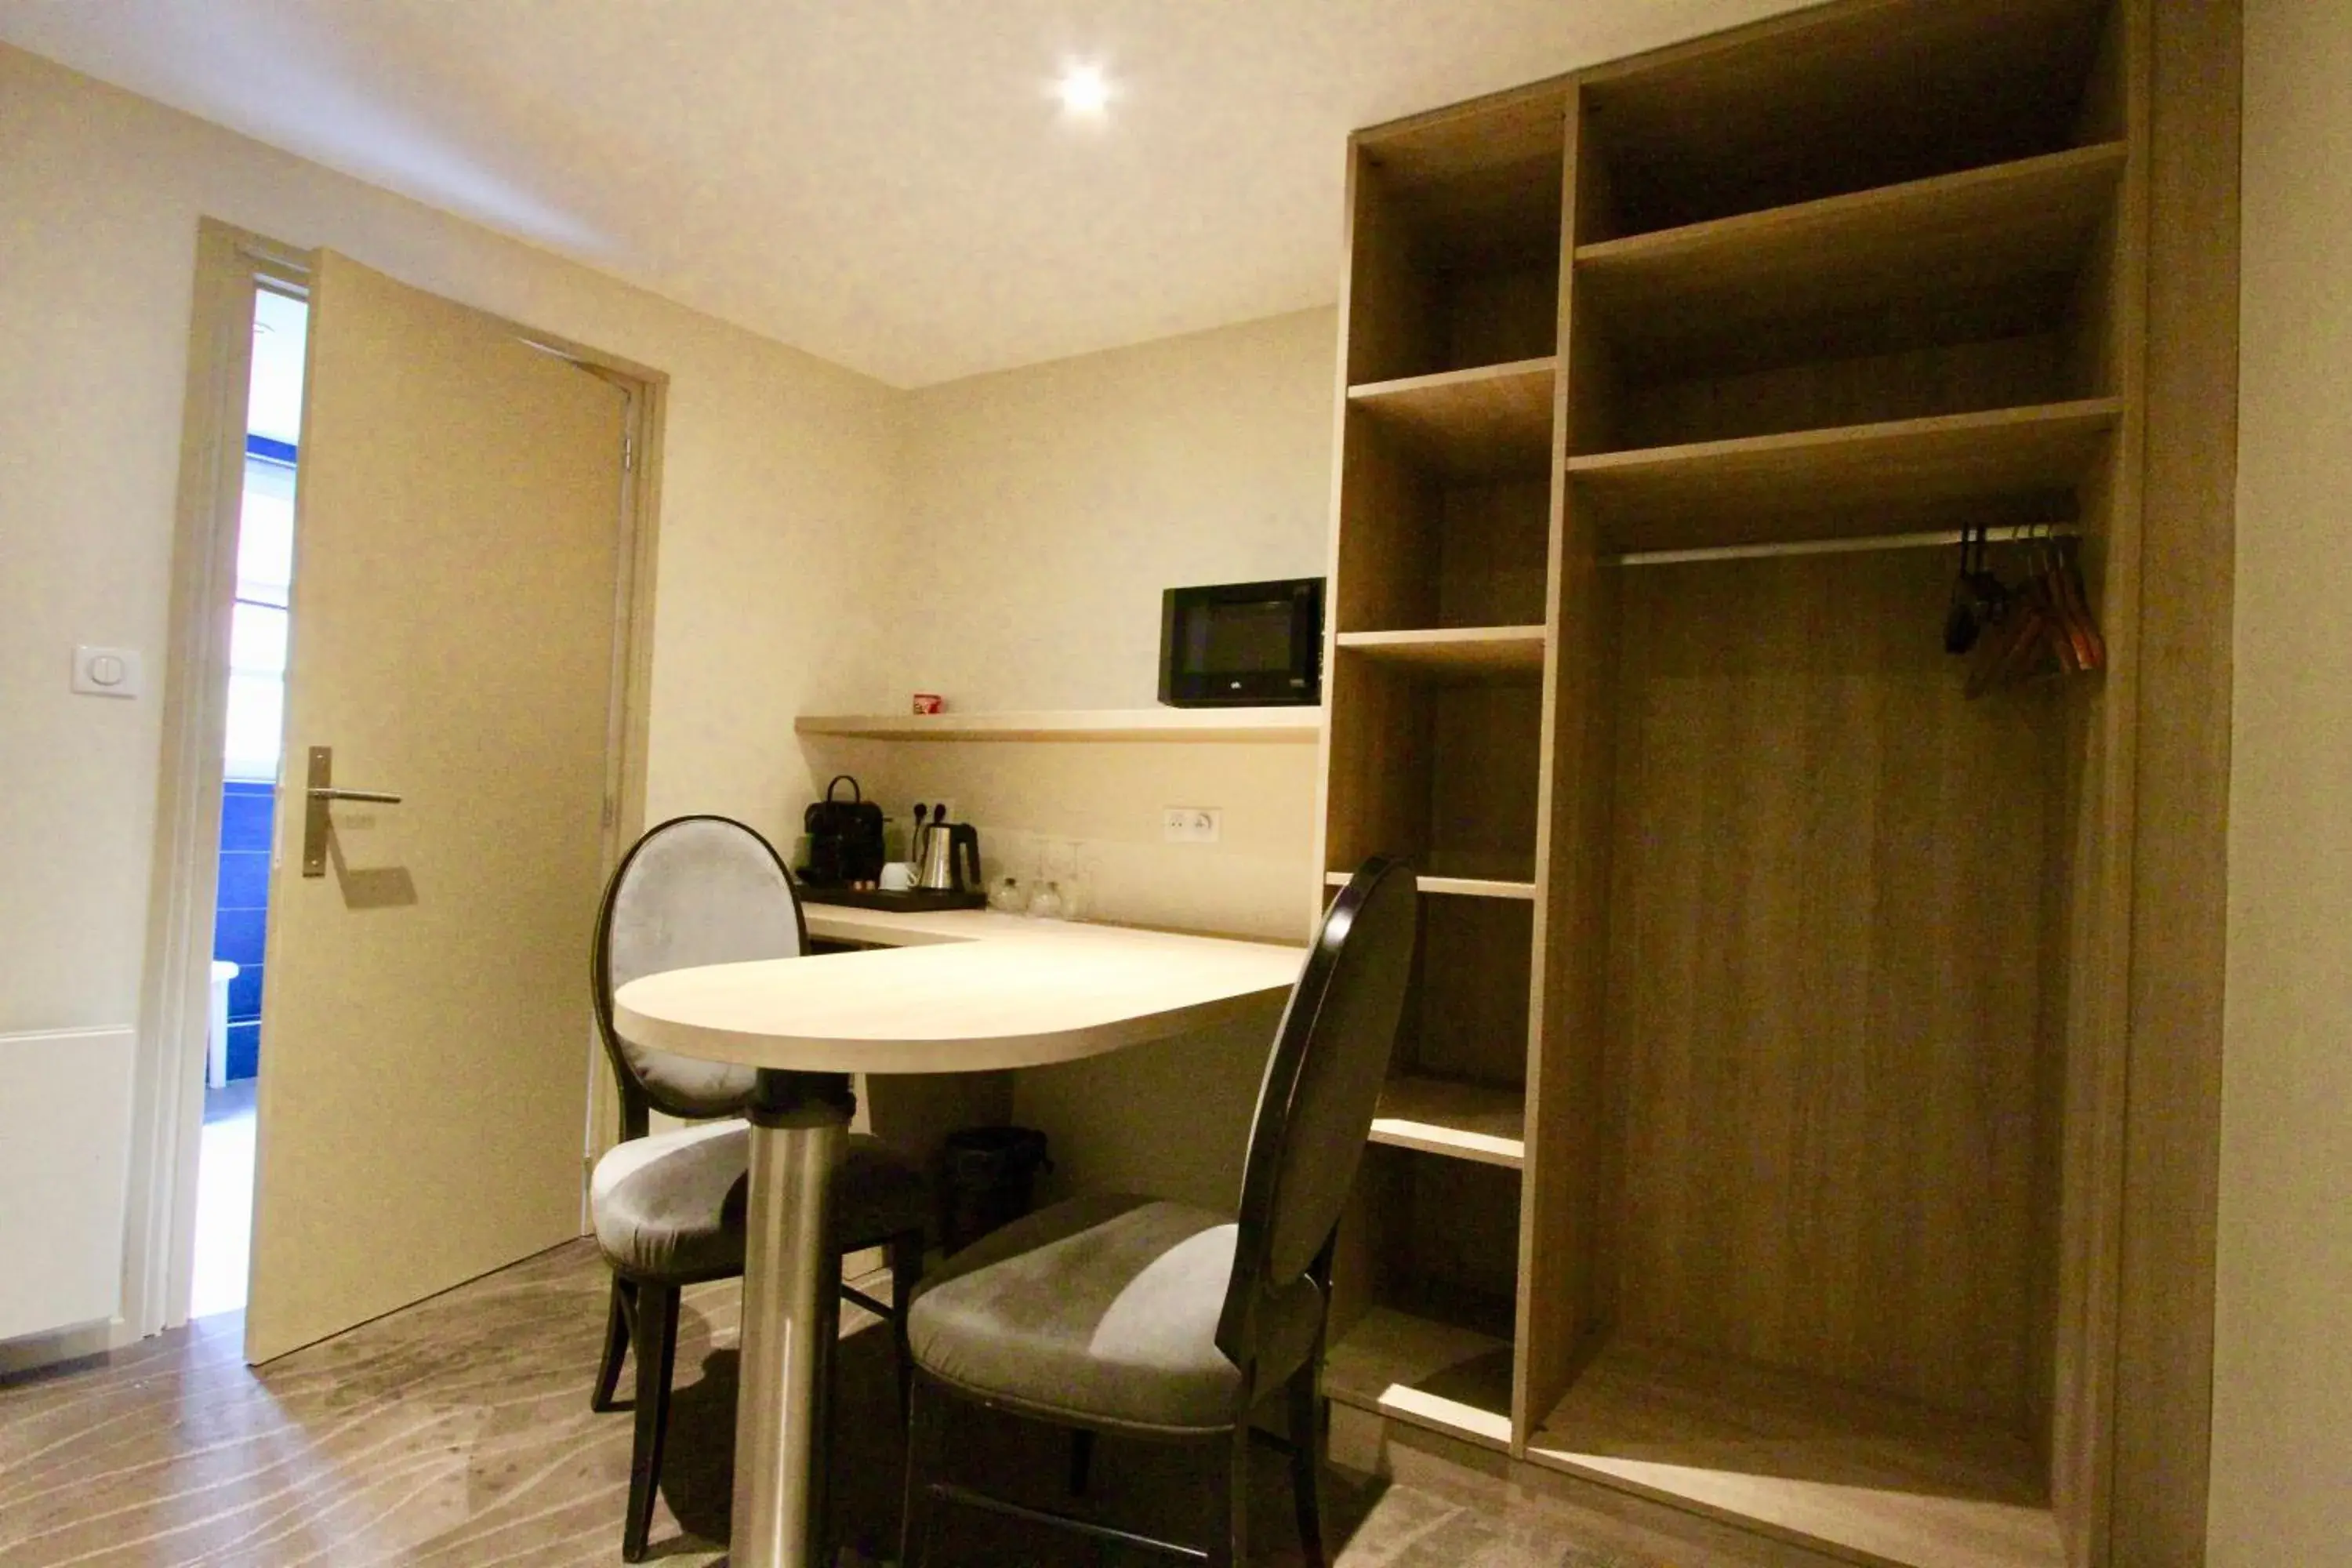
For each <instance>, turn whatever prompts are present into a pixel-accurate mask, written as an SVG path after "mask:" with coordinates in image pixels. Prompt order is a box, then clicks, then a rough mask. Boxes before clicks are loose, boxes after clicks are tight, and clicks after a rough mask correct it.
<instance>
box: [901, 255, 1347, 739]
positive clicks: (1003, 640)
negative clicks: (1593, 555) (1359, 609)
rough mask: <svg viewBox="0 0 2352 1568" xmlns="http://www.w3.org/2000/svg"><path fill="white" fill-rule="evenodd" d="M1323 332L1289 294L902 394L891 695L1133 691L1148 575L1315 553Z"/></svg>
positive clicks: (1309, 571)
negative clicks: (1261, 315) (1103, 346)
mask: <svg viewBox="0 0 2352 1568" xmlns="http://www.w3.org/2000/svg"><path fill="white" fill-rule="evenodd" d="M1335 245H1336V237H1335ZM1334 254H1335V257H1336V254H1337V253H1336V249H1335V252H1334ZM1334 281H1335V283H1336V281H1337V268H1336V262H1335V267H1334ZM1338 338H1339V324H1338V321H1337V316H1336V313H1335V312H1334V311H1332V310H1328V309H1327V310H1304V311H1299V312H1297V313H1295V314H1292V315H1286V316H1275V317H1270V318H1268V319H1267V320H1265V321H1248V322H1244V323H1243V324H1241V325H1239V326H1234V327H1223V328H1220V329H1218V330H1217V331H1209V332H1195V333H1192V334H1191V335H1189V336H1185V337H1179V338H1167V339H1162V340H1161V341H1160V342H1151V343H1145V344H1142V345H1140V346H1139V347H1135V348H1127V349H1117V350H1113V351H1111V352H1109V353H1096V354H1086V355H1082V356H1080V357H1078V358H1076V359H1067V360H1059V361H1055V362H1054V363H1050V364H1043V365H1034V366H1031V367H1029V368H1027V369H1024V370H1015V371H1007V372H1003V373H1002V374H995V375H982V376H974V377H972V378H971V379H970V380H966V381H958V382H950V383H948V384H944V385H940V386H934V387H927V388H924V389H923V390H921V391H919V392H917V393H915V394H913V395H912V396H911V398H910V400H909V422H908V437H907V459H906V480H907V508H908V521H909V523H910V524H911V526H910V527H909V529H908V531H907V534H906V536H905V537H906V548H907V549H908V552H909V553H908V556H907V557H906V558H905V559H904V560H903V561H902V562H901V564H900V568H899V574H898V580H897V586H898V591H899V592H900V594H901V595H914V596H915V597H916V602H919V606H920V607H919V613H913V614H908V613H907V608H908V601H907V600H906V599H904V598H902V600H901V603H900V607H899V612H898V614H897V615H895V616H893V624H894V626H895V627H896V637H895V641H896V644H897V646H896V649H895V652H896V655H897V657H896V658H895V659H894V660H893V668H894V669H895V671H896V675H897V679H896V681H895V684H894V689H893V695H894V696H898V697H903V695H904V694H905V693H907V692H911V691H936V692H939V693H940V694H941V695H943V696H945V697H946V698H947V699H948V702H949V706H950V707H952V708H965V709H974V710H979V709H1002V708H1148V707H1150V706H1151V704H1152V702H1153V701H1154V700H1155V699H1156V698H1157V696H1158V692H1159V658H1160V591H1161V590H1162V589H1165V588H1171V587H1176V586H1179V585H1181V584H1189V583H1240V582H1250V581H1255V580H1258V579H1263V578H1274V577H1308V576H1314V575H1318V574H1320V573H1322V572H1323V571H1324V569H1325V557H1326V555H1327V554H1328V541H1329V538H1330V512H1331V469H1330V453H1331V419H1332V414H1331V395H1332V375H1333V363H1334V359H1335V356H1336V353H1337V352H1338ZM1016 565H1017V567H1018V569H1017V570H1014V569H1013V568H1014V567H1015V566H1016ZM893 706H894V707H896V706H897V704H896V703H895V702H894V703H893Z"/></svg>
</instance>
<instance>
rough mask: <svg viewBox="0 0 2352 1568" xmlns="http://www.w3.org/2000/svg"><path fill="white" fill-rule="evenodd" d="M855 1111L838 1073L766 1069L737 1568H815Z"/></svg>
mask: <svg viewBox="0 0 2352 1568" xmlns="http://www.w3.org/2000/svg"><path fill="white" fill-rule="evenodd" d="M855 1110H856V1099H855V1097H854V1096H853V1095H852V1094H851V1092H850V1088H849V1079H847V1078H846V1077H845V1076H842V1075H840V1074H835V1073H794V1072H777V1071H770V1070H767V1069H762V1070H761V1073H760V1075H759V1087H758V1088H757V1089H756V1090H755V1091H754V1093H753V1097H752V1109H751V1184H750V1185H751V1190H750V1193H749V1194H748V1197H749V1199H750V1202H749V1205H748V1206H747V1210H746V1223H747V1225H748V1227H749V1230H748V1234H747V1236H746V1237H745V1248H744V1255H743V1330H742V1352H741V1360H740V1368H741V1370H740V1388H739V1391H738V1393H737V1395H736V1407H735V1510H734V1521H733V1528H732V1531H731V1532H730V1533H731V1537H732V1539H731V1541H730V1550H729V1552H728V1556H727V1561H728V1563H729V1564H730V1568H814V1565H815V1563H816V1561H817V1551H816V1546H815V1544H814V1543H815V1542H817V1541H819V1540H820V1539H822V1534H823V1525H824V1521H822V1520H818V1519H815V1518H814V1517H812V1513H813V1510H812V1501H813V1500H814V1499H815V1498H817V1497H820V1496H822V1495H823V1489H822V1488H820V1487H818V1486H817V1485H816V1484H815V1479H814V1476H813V1474H812V1466H813V1463H814V1462H815V1461H816V1460H818V1459H820V1458H822V1456H823V1455H824V1443H823V1442H822V1441H821V1440H820V1439H821V1436H822V1435H821V1434H819V1433H817V1432H816V1431H815V1429H814V1414H815V1411H816V1409H817V1408H818V1401H817V1398H816V1378H817V1376H818V1374H819V1373H820V1371H821V1369H822V1368H823V1366H824V1357H823V1354H822V1352H821V1349H820V1347H819V1345H818V1343H817V1339H816V1336H817V1334H818V1333H819V1332H821V1331H822V1330H823V1327H824V1324H825V1323H826V1322H827V1321H830V1314H829V1313H828V1311H827V1310H826V1308H827V1305H828V1299H829V1297H830V1295H831V1293H832V1292H833V1291H834V1290H835V1289H837V1288H838V1286H839V1283H840V1279H839V1272H840V1264H839V1263H838V1262H837V1261H836V1260H835V1256H834V1250H833V1226H832V1218H833V1215H832V1195H833V1194H832V1186H833V1172H834V1167H835V1165H837V1164H838V1163H840V1160H841V1153H842V1150H843V1149H844V1147H845V1145H846V1142H847V1136H848V1128H849V1119H850V1117H851V1115H852V1113H853V1112H854V1111H855Z"/></svg>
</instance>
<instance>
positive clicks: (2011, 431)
mask: <svg viewBox="0 0 2352 1568" xmlns="http://www.w3.org/2000/svg"><path fill="white" fill-rule="evenodd" d="M2122 416H2123V405H2122V402H2121V401H2120V400H2119V399H2116V398H2113V397H2089V398H2082V399H2079V400H2076V401H2074V402H2070V403H2051V404H2041V405H2034V406H2032V407H2025V408H1996V409H1990V410H1987V411H1985V412H1983V413H1978V414H1948V415H1939V416H1935V417H1932V418H1926V419H1894V420H1887V421H1885V422H1882V423H1879V424H1874V425H1850V426H1841V427H1838V428H1835V429H1828V430H1797V431H1791V432H1789V433H1787V434H1784V435H1777V436H1750V437H1742V438H1740V439H1738V440H1731V441H1699V442H1694V443H1691V444H1689V445H1686V446H1679V447H1643V448H1640V449H1636V450H1633V451H1622V452H1597V453H1591V454H1588V455H1586V456H1582V457H1575V458H1569V459H1568V474H1569V479H1570V482H1571V483H1572V484H1574V486H1575V487H1576V489H1577V491H1578V493H1579V494H1580V495H1582V496H1585V497H1587V498H1589V499H1591V500H1592V501H1593V502H1594V503H1596V506H1597V508H1598V515H1599V519H1600V521H1601V525H1602V527H1603V528H1604V529H1605V531H1607V533H1608V536H1609V539H1610V542H1611V543H1612V546H1613V548H1615V549H1617V550H1620V551H1638V550H1679V549H1693V548H1704V547H1706V546H1711V545H1722V544H1753V543H1759V542H1764V541H1765V540H1767V539H1770V538H1773V537H1775V535H1774V533H1773V529H1774V528H1775V527H1776V526H1779V527H1781V528H1783V529H1785V528H1786V526H1787V525H1786V523H1785V521H1782V520H1785V519H1786V518H1788V517H1789V516H1790V515H1791V513H1792V510H1795V511H1797V512H1799V513H1800V514H1801V515H1802V516H1803V517H1805V518H1807V519H1814V518H1819V519H1822V525H1821V526H1822V532H1821V533H1819V534H1804V533H1800V534H1799V536H1800V537H1828V536H1835V535H1837V534H1840V533H1845V532H1853V533H1863V534H1877V533H1886V532H1890V531H1893V530H1891V529H1890V528H1889V527H1888V525H1887V517H1888V515H1889V513H1890V512H1891V511H1895V510H1897V509H1900V510H1901V511H1902V512H1903V513H1905V514H1909V513H1915V512H1916V510H1917V509H1920V508H1923V507H1933V506H1936V505H1939V504H1941V505H1949V504H1951V503H1955V502H1966V501H1970V500H1992V499H1995V498H2000V497H2015V496H2018V495H2020V494H2026V495H2032V494H2047V493H2050V492H2055V491H2063V490H2068V489H2072V488H2073V487H2074V483H2075V481H2076V480H2077V479H2079V478H2080V477H2081V476H2082V475H2083V473H2084V470H2085V469H2086V468H2088V467H2089V466H2090V464H2091V463H2092V462H2093V461H2094V460H2095V458H2097V457H2098V456H2099V455H2100V453H2101V451H2102V450H2103V449H2104V447H2105V443H2106V440H2107V437H2108V434H2109V432H2111V431H2112V430H2113V429H2114V428H2115V426H2116V422H2117V421H2118V420H2119V419H2120V418H2121V417H2122Z"/></svg>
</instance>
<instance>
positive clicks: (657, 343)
mask: <svg viewBox="0 0 2352 1568" xmlns="http://www.w3.org/2000/svg"><path fill="white" fill-rule="evenodd" d="M0 148H5V156H0V364H5V365H7V366H8V367H9V374H10V384H9V388H8V395H7V396H6V397H5V398H0V562H5V569H0V716H5V717H0V801H5V803H6V805H5V809H0V1032H5V1031H8V1030H16V1029H34V1028H51V1027H69V1026H103V1025H112V1024H121V1023H127V1022H130V1021H131V1016H132V1014H133V1012H134V1010H135V1008H136V1005H137V1001H138V994H139V973H140V966H141V960H142V952H141V947H142V933H143V931H144V929H145V927H144V923H143V921H144V903H145V899H146V889H147V877H148V868H149V858H150V847H151V832H152V814H153V803H154V796H155V786H156V773H155V768H156V753H157V744H158V736H159V732H160V711H159V708H160V704H159V702H158V700H157V698H156V696H155V695H154V693H156V692H158V691H160V689H161V687H162V670H161V668H160V664H161V660H162V659H163V653H164V638H165V629H166V614H167V588H168V582H169V576H170V572H171V565H172V561H171V552H172V534H173V504H174V496H175V485H176V481H177V468H178V461H179V439H180V429H181V415H182V409H181V400H182V392H183V387H184V374H185V361H186V346H187V337H188V313H189V309H190V303H189V301H190V290H191V286H192V282H193V279H194V245H195V236H196V220H197V218H198V216H200V215H209V216H215V217H220V218H223V219H226V220H227V221H228V222H231V223H234V224H237V225H240V226H244V227H247V228H250V229H255V230H258V231H260V232H262V233H266V234H268V235H271V236H273V237H278V238H280V239H284V240H286V241H289V242H290V243H293V244H296V245H301V246H330V247H334V248H336V249H339V250H342V251H345V252H347V253H349V254H351V255H352V256H354V257H356V258H359V259H360V260H362V261H364V262H366V263H368V264H369V265H371V266H373V267H376V268H381V269H383V270H384V271H387V272H390V273H392V274H393V275H394V276H395V277H398V278H400V279H404V280H405V281H408V282H411V283H415V284H417V285H419V286H421V287H424V288H426V289H434V290H436V291H438V292H440V293H443V294H446V295H448V296H451V297H452V298H456V299H458V300H465V301H467V302H468V303H470V304H475V305H478V306H481V307H483V308H485V309H487V310H494V311H497V312H499V313H500V314H503V315H507V316H509V317H512V318H514V319H516V320H518V321H524V322H527V323H530V324H531V325H534V326H538V327H541V328H543V329H545V330H547V331H551V332H553V333H557V334H560V335H562V336H565V337H569V338H571V339H573V340H575V341H578V342H586V343H590V344H593V345H594V346H596V347H598V348H601V349H604V350H606V351H609V352H611V353H616V354H620V355H622V356H625V357H626V358H630V359H633V360H635V361H637V362H639V363H646V364H649V365H653V366H656V367H657V368H659V369H662V370H665V371H667V372H668V373H669V374H670V375H671V377H672V381H671V385H670V404H669V421H668V438H667V469H666V475H665V491H664V495H663V516H662V530H663V531H662V540H661V552H660V558H659V564H658V572H659V591H660V599H659V605H658V608H657V612H656V613H657V621H658V629H657V633H656V641H655V647H654V677H653V679H654V700H653V710H654V718H653V724H652V731H651V758H650V780H649V786H650V804H651V806H652V809H653V810H654V811H655V812H656V813H666V812H668V811H673V810H677V809H681V808H685V807H688V806H698V807H708V808H714V809H719V810H728V811H735V812H740V813H741V814H743V815H745V816H749V817H751V819H752V820H754V821H755V822H758V823H760V824H761V825H762V826H769V827H782V826H783V825H784V824H785V823H786V822H787V821H788V820H790V817H791V815H792V814H793V812H794V811H796V810H797V807H798V805H799V803H800V802H801V800H802V799H803V797H804V796H805V795H806V794H807V785H806V783H805V781H804V779H803V777H802V775H801V771H800V770H801V757H800V753H799V751H798V749H797V747H795V746H794V745H793V742H792V736H791V732H790V725H789V722H788V721H787V720H786V719H785V718H784V717H783V716H786V715H789V714H791V713H792V712H793V711H795V710H800V709H803V708H806V707H810V706H840V705H843V704H856V703H859V702H863V701H870V700H877V699H878V697H879V696H880V689H878V687H872V686H868V685H865V684H861V677H865V678H870V677H871V676H872V674H873V666H872V662H871V658H870V653H869V652H868V650H866V649H863V648H860V647H858V646H857V645H856V640H855V637H854V635H853V636H849V637H845V636H843V635H842V633H843V631H844V627H843V626H842V624H841V618H840V617H839V616H838V615H837V612H836V611H835V606H837V605H842V604H844V603H855V602H858V601H860V600H863V599H866V598H867V597H868V596H869V595H871V594H872V592H873V590H874V588H875V585H876V584H877V582H878V580H879V573H878V570H877V566H878V563H879V556H878V553H877V552H879V550H880V549H881V547H882V546H883V544H884V543H885V542H887V539H888V536H889V531H890V530H891V529H892V528H893V527H895V526H896V523H897V513H896V510H895V509H894V508H893V506H892V505H891V500H892V496H893V490H894V487H895V483H896V477H895V462H896V449H897V447H896V443H897V426H896V421H897V418H898V412H899V409H900V396H901V395H899V394H897V393H894V392H892V391H891V390H890V389H888V388H886V387H883V386H881V385H880V384H877V383H874V382H871V381H868V380H866V379H865V378H863V377H860V376H857V375H854V374H850V373H848V372H846V371H843V370H840V369H837V368H835V367H834V366H831V365H828V364H825V363H822V362H820V361H817V360H814V359H812V358H810V357H809V356H807V355H805V354H803V353H796V352H794V351H793V350H791V349H788V348H784V347H782V346H780V345H778V344H776V343H773V342H769V341H767V340H765V339H761V338H759V337H756V336H753V335H752V334H751V333H748V332H744V331H739V330H737V329H735V328H732V327H729V326H725V325H722V324H721V323H719V322H718V321H712V320H710V319H709V318H708V317H705V316H700V315H697V314H695V313H694V312H692V311H689V310H684V309H682V308H680V307H678V306H676V305H672V304H669V303H667V302H666V301H663V300H658V299H656V298H655V297H653V296H652V295H649V294H646V293H644V292H642V291H640V290H638V289H632V288H629V287H626V286H625V285H622V284H620V283H617V282H615V281H613V280H611V279H606V278H604V277H602V276H600V275H598V274H596V273H593V272H591V271H588V270H586V269H585V268H581V267H578V266H575V265H572V264H571V263H569V262H565V261H562V260H559V259H557V258H554V257H552V256H550V255H548V254H546V253H544V252H541V251H537V250H533V249H530V248H529V247H525V246H522V245H520V244H518V243H516V242H514V241H511V240H508V239H503V238H500V237H496V236H494V235H492V234H490V233H488V232H487V231H485V230H483V229H480V228H477V227H475V226H471V225H468V224H466V223H462V222H459V221H457V219H454V218H450V217H447V216H443V215H441V214H438V213H436V212H433V211H431V210H429V209H427V208H425V207H423V206H419V205H415V204H414V203H411V202H408V201H404V200H403V199H401V198H399V197H396V196H393V195H388V194H386V193H384V192H383V191H380V190H377V189H375V188H373V187H372V186H368V185H363V184H359V183H358V182H356V181H352V180H349V179H346V178H344V177H342V176H341V175H338V174H331V173H330V172H328V171H327V170H325V169H322V168H320V167H318V166H317V165H315V164H311V163H303V162H301V161H299V160H298V159H295V158H291V157H289V156H286V155H285V154H282V153H277V152H273V151H271V150H269V149H268V148H265V147H263V146H261V145H259V144H258V143H256V142H249V141H246V140H244V139H243V138H240V137H237V136H234V135H232V134H230V133H228V132H225V131H221V130H219V129H217V128H215V127H213V126H210V125H207V124H205V123H203V122H201V121H195V120H193V119H189V118H187V117H185V116H183V115H180V114H178V113H175V112H173V111H172V110H167V109H164V108H163V107H161V106H159V105H157V104H154V103H152V102H149V101H147V100H142V99H139V98H135V97H132V96H131V95H129V94H126V93H122V92H119V91H117V90H115V89H110V88H107V87H103V86H100V85H98V84H96V83H93V82H91V81H89V80H88V79H83V78H80V77H78V76H75V75H73V74H71V73H68V72H67V71H64V70H62V69H60V68H57V67H54V66H51V65H49V64H47V63H46V62H43V61H40V60H38V59H36V58H33V57H31V56H29V55H26V54H23V53H20V52H18V51H16V50H12V49H8V48H6V47H0ZM856 629H857V627H856V621H855V618H854V617H852V618H851V619H850V626H849V630H850V631H851V632H852V633H854V632H855V631H856ZM78 642H96V643H114V644H122V645H127V646H129V647H136V648H140V649H142V650H144V652H145V653H146V655H147V659H148V670H147V675H148V687H149V691H150V695H149V696H148V697H147V698H145V699H144V700H139V701H133V702H122V701H113V700H97V699H91V698H87V697H75V696H71V695H69V694H68V690H67V680H66V677H67V673H68V652H69V649H70V648H71V647H72V646H73V645H74V644H75V643H78Z"/></svg>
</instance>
